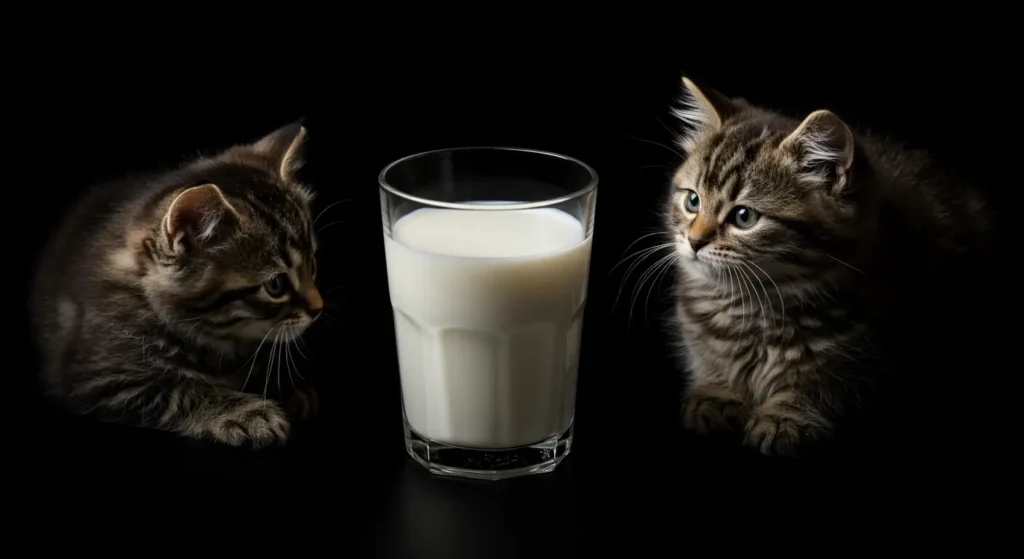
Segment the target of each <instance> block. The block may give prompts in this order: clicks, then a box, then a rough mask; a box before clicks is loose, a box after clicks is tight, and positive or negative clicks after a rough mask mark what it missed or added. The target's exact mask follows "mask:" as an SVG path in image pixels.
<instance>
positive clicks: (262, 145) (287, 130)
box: [252, 120, 306, 177]
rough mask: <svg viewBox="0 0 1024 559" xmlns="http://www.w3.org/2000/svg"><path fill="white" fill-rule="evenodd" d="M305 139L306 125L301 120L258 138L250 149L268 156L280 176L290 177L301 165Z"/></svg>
mask: <svg viewBox="0 0 1024 559" xmlns="http://www.w3.org/2000/svg"><path fill="white" fill-rule="evenodd" d="M305 140H306V127H305V126H303V125H302V120H298V121H296V122H293V123H291V124H288V125H285V126H282V127H281V128H278V129H277V130H275V131H273V132H271V133H270V134H267V135H266V136H264V137H263V138H260V140H259V141H257V142H256V143H255V144H253V146H252V149H253V151H255V152H256V153H259V154H260V155H264V156H266V157H269V158H270V159H271V160H272V161H274V166H275V168H276V169H277V171H278V173H280V175H281V176H282V177H290V176H291V174H292V173H294V172H295V171H296V170H297V169H298V168H299V167H301V166H302V163H303V160H302V147H303V143H304V142H305Z"/></svg>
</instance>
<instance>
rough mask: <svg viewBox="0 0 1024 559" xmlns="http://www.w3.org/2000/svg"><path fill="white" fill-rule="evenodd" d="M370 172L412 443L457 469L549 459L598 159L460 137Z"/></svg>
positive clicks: (560, 416) (423, 458)
mask: <svg viewBox="0 0 1024 559" xmlns="http://www.w3.org/2000/svg"><path fill="white" fill-rule="evenodd" d="M379 182H380V207H381V219H382V221H383V225H384V251H385V259H386V262H387V276H388V289H389V291H390V296H391V305H392V309H393V311H394V323H395V340H396V344H397V348H398V370H399V375H400V377H401V393H402V414H403V417H404V425H405V446H406V450H407V451H408V453H409V455H410V456H411V457H412V458H413V459H414V460H416V461H417V462H419V463H420V464H421V465H423V466H424V467H426V468H427V469H428V470H429V471H431V472H433V473H435V474H441V475H451V476H457V477H468V478H476V479H492V480H493V479H503V478H510V477H518V476H522V475H527V474H538V473H545V472H550V471H553V470H554V469H555V468H556V467H557V466H558V464H559V463H560V462H561V461H562V460H563V459H564V458H565V456H566V455H567V454H568V453H569V449H570V448H571V446H572V439H573V418H574V415H575V408H576V379H577V372H578V368H579V356H580V338H581V334H582V328H583V311H584V307H585V303H586V300H587V284H588V276H589V271H590V253H591V242H592V241H591V239H592V237H593V231H594V210H595V204H596V199H597V173H596V172H595V171H594V170H593V169H592V168H591V167H590V166H588V165H587V164H585V163H583V162H582V161H579V160H576V159H573V158H571V157H566V156H564V155H559V154H556V153H548V152H543V151H537V150H530V149H519V148H492V147H468V148H456V149H444V150H437V151H430V152H426V153H420V154H416V155H411V156H408V157H405V158H403V159H399V160H397V161H395V162H393V163H391V164H390V165H388V166H387V167H385V168H384V170H383V171H381V173H380V177H379Z"/></svg>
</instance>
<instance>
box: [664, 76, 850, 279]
mask: <svg viewBox="0 0 1024 559" xmlns="http://www.w3.org/2000/svg"><path fill="white" fill-rule="evenodd" d="M683 82H684V86H685V87H684V90H685V95H684V107H683V108H682V109H679V110H677V111H675V114H676V116H677V117H679V118H680V119H681V120H682V121H683V122H684V123H685V124H686V130H685V133H684V134H683V135H682V136H681V137H680V139H679V145H680V147H681V148H682V149H683V151H684V152H685V154H686V160H685V161H684V162H683V164H682V165H681V166H680V167H679V169H678V170H677V171H676V173H675V175H674V176H673V180H672V194H671V197H670V205H669V208H668V211H667V212H666V218H667V221H668V226H669V232H670V234H671V235H672V239H673V240H674V241H675V244H676V248H677V250H678V251H679V252H680V253H681V255H680V256H681V261H682V263H683V266H685V267H687V268H688V269H692V270H694V271H696V272H698V273H701V272H703V273H708V274H712V275H713V274H714V273H715V272H717V271H723V270H727V269H729V268H737V269H741V270H744V271H746V270H748V269H750V270H753V269H755V267H754V266H753V265H752V264H756V265H757V266H760V267H761V268H762V269H763V270H765V271H767V272H769V273H778V274H789V273H794V274H802V273H808V272H809V271H812V270H815V269H819V268H820V267H821V266H823V265H831V264H835V261H833V260H830V259H829V251H830V250H832V249H833V247H834V243H837V242H843V241H844V240H848V239H849V238H850V236H851V235H854V234H855V231H854V226H853V223H854V221H853V220H854V219H855V217H856V214H857V202H856V200H857V196H856V192H855V189H854V188H853V187H852V184H851V180H850V179H851V171H852V167H853V163H854V137H853V134H852V133H851V132H850V129H849V128H848V127H847V126H846V124H845V123H843V121H842V120H840V118H839V117H837V116H836V115H835V114H833V113H831V112H829V111H825V110H819V111H815V112H813V113H811V114H810V115H808V116H807V117H806V118H805V119H804V120H803V121H798V120H791V119H789V118H786V117H784V116H782V115H779V114H776V113H773V112H770V111H767V110H764V109H760V108H757V107H753V106H751V105H750V104H748V103H747V102H746V101H743V100H739V99H737V100H733V99H728V98H726V97H724V96H722V95H721V94H719V93H718V92H716V91H714V90H712V89H709V88H705V89H700V88H699V87H698V86H697V85H696V84H694V83H693V82H692V81H691V80H689V79H686V78H684V79H683Z"/></svg>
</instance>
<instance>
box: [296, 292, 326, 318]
mask: <svg viewBox="0 0 1024 559" xmlns="http://www.w3.org/2000/svg"><path fill="white" fill-rule="evenodd" d="M301 298H302V303H303V304H302V307H303V310H304V311H306V314H308V315H309V318H310V319H311V320H316V319H317V317H318V316H320V313H322V312H323V310H324V299H323V297H321V296H320V290H319V289H317V288H316V287H310V288H309V289H307V290H306V291H304V292H303V293H302V297H301Z"/></svg>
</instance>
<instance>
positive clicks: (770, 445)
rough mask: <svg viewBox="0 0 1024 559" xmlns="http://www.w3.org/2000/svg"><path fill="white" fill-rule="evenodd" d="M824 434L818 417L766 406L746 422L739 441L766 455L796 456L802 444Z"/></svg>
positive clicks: (821, 421) (822, 425)
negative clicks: (744, 430) (741, 438)
mask: <svg viewBox="0 0 1024 559" xmlns="http://www.w3.org/2000/svg"><path fill="white" fill-rule="evenodd" d="M824 431H825V428H824V422H823V420H822V419H821V418H819V417H816V416H812V415H810V414H807V413H804V412H797V411H794V410H792V409H789V408H778V407H772V406H769V407H764V408H761V409H758V410H757V411H756V412H755V413H754V414H753V416H752V417H751V418H750V420H749V421H748V422H747V426H746V436H745V437H744V441H743V442H744V444H746V445H747V446H750V447H753V448H756V449H757V450H758V451H760V452H761V454H764V455H766V456H796V455H797V454H798V453H799V450H800V448H801V446H802V445H804V444H805V443H807V442H809V441H810V440H812V439H815V438H817V437H818V436H819V435H821V434H823V433H824Z"/></svg>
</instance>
